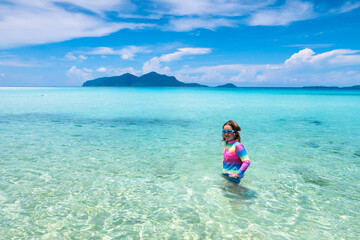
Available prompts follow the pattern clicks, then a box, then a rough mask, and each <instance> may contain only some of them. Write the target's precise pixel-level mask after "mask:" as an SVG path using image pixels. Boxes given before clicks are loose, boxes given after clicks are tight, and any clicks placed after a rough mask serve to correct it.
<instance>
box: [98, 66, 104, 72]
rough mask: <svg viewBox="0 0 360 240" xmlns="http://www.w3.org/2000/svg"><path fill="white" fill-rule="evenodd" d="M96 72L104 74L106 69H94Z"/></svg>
mask: <svg viewBox="0 0 360 240" xmlns="http://www.w3.org/2000/svg"><path fill="white" fill-rule="evenodd" d="M96 71H97V72H106V68H104V67H100V68H98V69H96Z"/></svg>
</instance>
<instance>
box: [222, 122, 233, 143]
mask: <svg viewBox="0 0 360 240" xmlns="http://www.w3.org/2000/svg"><path fill="white" fill-rule="evenodd" d="M224 130H233V129H232V127H231V126H230V125H225V126H224ZM223 137H224V138H225V140H226V141H228V142H231V141H233V140H234V139H235V133H223Z"/></svg>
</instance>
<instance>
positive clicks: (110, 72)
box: [96, 67, 140, 76]
mask: <svg viewBox="0 0 360 240" xmlns="http://www.w3.org/2000/svg"><path fill="white" fill-rule="evenodd" d="M96 72H99V73H104V74H105V75H106V76H118V75H122V74H124V73H131V74H133V75H138V74H139V73H140V72H139V71H136V70H135V69H134V68H132V67H127V68H114V67H99V68H98V69H96Z"/></svg>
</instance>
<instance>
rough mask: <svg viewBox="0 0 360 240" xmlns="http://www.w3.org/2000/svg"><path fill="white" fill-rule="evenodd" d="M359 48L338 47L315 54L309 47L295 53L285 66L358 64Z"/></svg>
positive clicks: (359, 58)
mask: <svg viewBox="0 0 360 240" xmlns="http://www.w3.org/2000/svg"><path fill="white" fill-rule="evenodd" d="M359 52H360V51H359V50H350V49H336V50H332V51H329V52H325V53H321V54H315V52H314V51H313V50H311V49H309V48H306V49H303V50H301V51H299V52H297V53H295V54H293V55H292V56H291V57H290V58H289V59H287V60H286V61H285V63H284V64H285V66H298V67H302V66H304V65H312V66H316V67H322V68H326V67H329V66H340V65H341V66H342V65H344V64H345V65H358V64H359V63H360V61H359V60H360V55H357V53H359Z"/></svg>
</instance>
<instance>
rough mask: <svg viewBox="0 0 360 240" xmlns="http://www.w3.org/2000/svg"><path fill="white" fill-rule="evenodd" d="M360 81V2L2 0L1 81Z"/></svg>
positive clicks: (295, 83) (30, 83) (257, 83)
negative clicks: (129, 77)
mask: <svg viewBox="0 0 360 240" xmlns="http://www.w3.org/2000/svg"><path fill="white" fill-rule="evenodd" d="M150 71H156V72H159V73H163V74H167V75H173V76H176V77H177V79H179V80H180V81H183V82H196V83H201V84H206V85H210V86H216V85H220V84H225V83H233V84H235V85H237V86H246V87H259V86H263V87H278V86H283V87H297V86H309V85H324V86H334V85H336V86H351V85H359V84H360V1H351V0H350V1H341V0H339V1H334V0H330V1H326V0H314V1H305V0H292V1H290V0H283V1H276V0H254V1H248V0H243V1H235V0H181V1H180V0H153V1H140V0H136V1H130V0H102V1H86V0H74V1H70V0H64V1H61V0H60V1H55V0H47V1H45V0H32V1H27V0H15V1H11V0H10V1H7V0H0V86H81V84H82V83H83V82H84V81H86V80H89V79H94V78H97V77H104V76H115V75H121V74H123V73H126V72H129V73H132V74H134V75H138V76H140V75H142V74H145V73H148V72H150Z"/></svg>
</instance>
